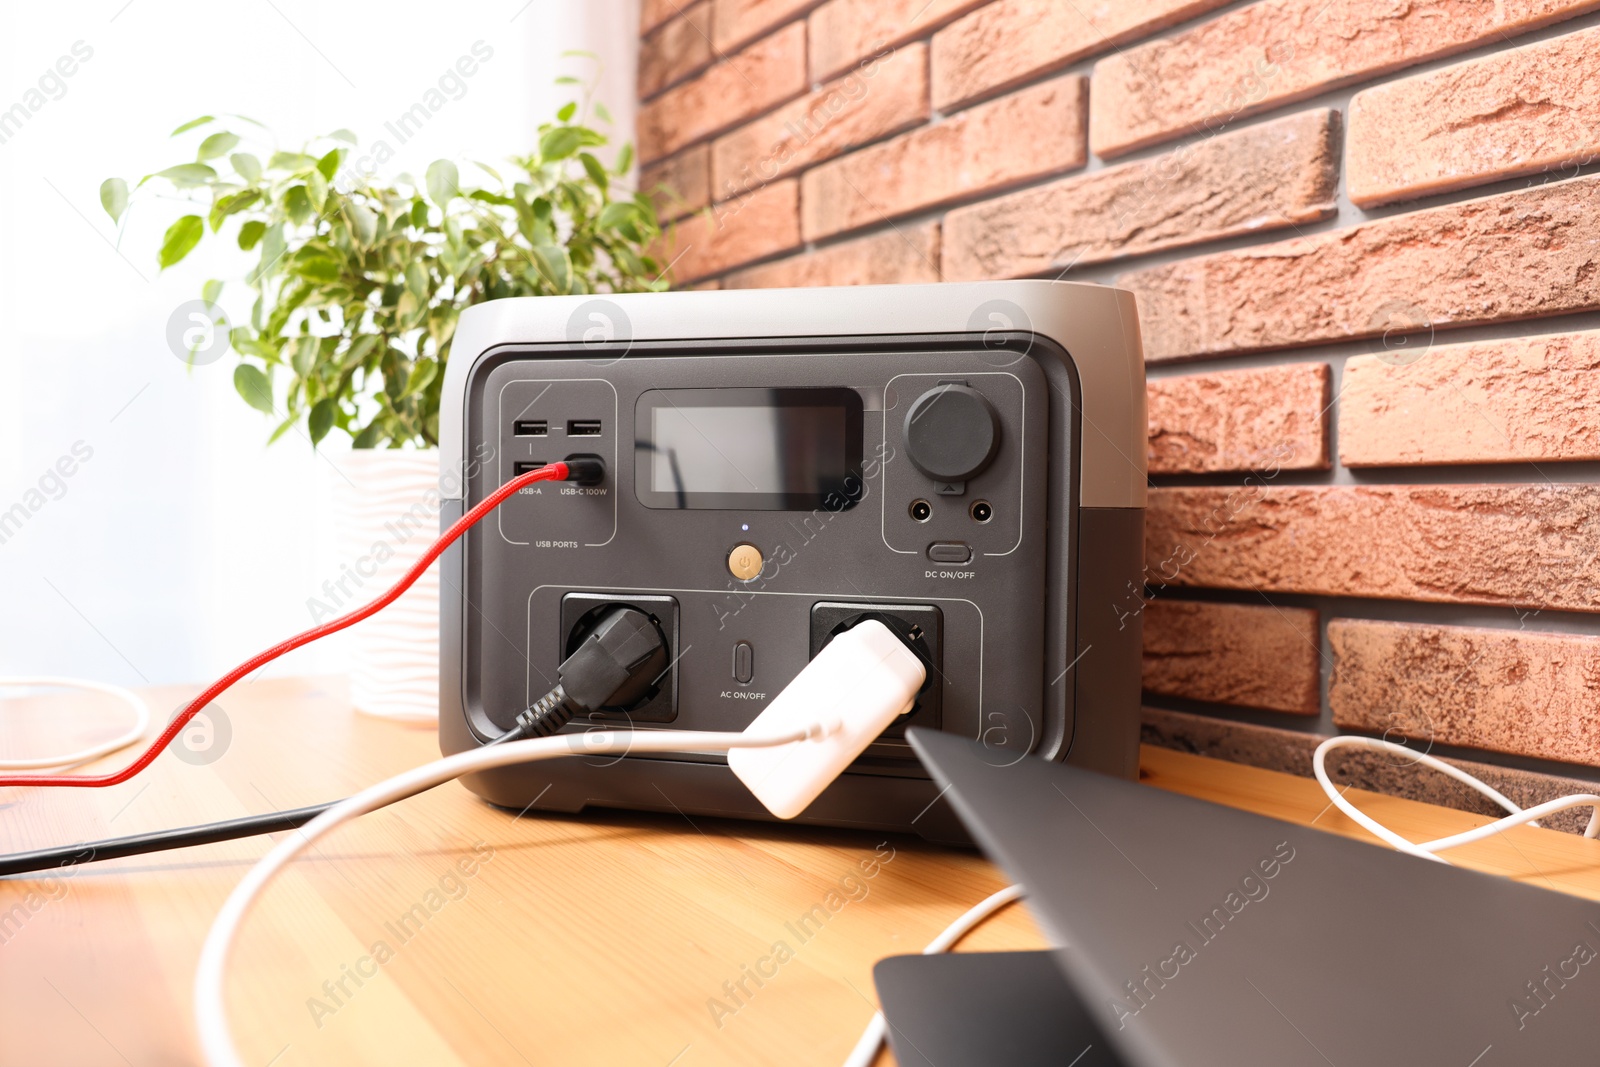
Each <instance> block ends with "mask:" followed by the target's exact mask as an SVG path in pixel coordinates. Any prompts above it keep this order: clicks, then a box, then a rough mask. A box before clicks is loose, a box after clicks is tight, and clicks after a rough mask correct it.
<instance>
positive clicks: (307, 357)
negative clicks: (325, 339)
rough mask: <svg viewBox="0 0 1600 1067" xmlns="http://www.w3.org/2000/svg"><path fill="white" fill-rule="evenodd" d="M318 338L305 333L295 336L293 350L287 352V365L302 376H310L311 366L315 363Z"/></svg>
mask: <svg viewBox="0 0 1600 1067" xmlns="http://www.w3.org/2000/svg"><path fill="white" fill-rule="evenodd" d="M317 344H318V339H317V338H315V337H312V336H311V335H310V334H307V335H306V336H304V337H300V338H297V339H296V340H295V343H294V351H292V352H290V353H289V366H291V367H293V368H294V372H295V373H296V374H298V375H299V376H300V377H302V378H309V377H311V370H312V367H314V366H315V364H316V358H317Z"/></svg>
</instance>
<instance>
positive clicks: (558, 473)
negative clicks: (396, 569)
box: [0, 463, 568, 789]
mask: <svg viewBox="0 0 1600 1067" xmlns="http://www.w3.org/2000/svg"><path fill="white" fill-rule="evenodd" d="M567 475H568V470H567V465H566V464H565V463H547V464H545V465H544V466H543V467H540V468H539V469H538V470H532V471H528V472H527V473H525V474H519V475H517V476H516V477H515V478H513V479H511V480H510V481H509V482H507V483H506V484H504V485H502V486H501V487H500V488H498V489H496V490H495V491H494V492H492V493H490V494H489V495H488V496H487V497H485V498H484V499H483V502H482V503H480V504H478V506H477V507H475V508H473V509H472V510H471V511H469V512H467V513H466V514H465V515H463V516H461V518H459V519H457V520H456V521H455V522H454V523H453V524H452V525H451V527H450V528H449V529H448V530H446V531H445V532H444V533H443V534H441V535H440V537H439V539H438V540H437V541H435V542H434V543H433V545H432V546H431V547H430V548H429V549H428V551H426V552H424V553H423V554H422V558H421V559H419V560H417V562H416V563H414V564H412V567H411V569H410V570H409V571H407V572H406V573H405V577H403V578H401V579H400V580H399V581H398V582H396V583H394V585H393V586H391V587H390V589H389V591H388V592H386V593H384V594H383V595H382V596H380V597H379V598H378V599H376V600H374V601H373V602H372V603H370V604H368V605H366V606H365V607H360V608H357V609H356V610H355V611H352V612H350V613H349V614H347V615H341V616H339V617H338V618H337V619H333V620H331V621H329V622H325V623H323V624H322V625H321V626H315V627H312V628H311V629H309V630H307V631H305V632H304V633H301V634H296V635H295V636H294V637H291V638H289V639H288V640H287V641H284V642H282V643H280V644H276V645H273V646H272V647H271V648H269V649H267V650H266V651H265V652H262V653H260V654H258V655H255V656H252V657H251V658H250V659H247V660H245V661H244V662H243V663H241V664H239V665H238V666H237V667H235V668H234V669H233V670H231V671H229V672H228V673H227V674H224V675H223V676H222V677H221V678H218V679H217V680H216V681H215V682H212V683H211V686H210V687H209V688H208V689H206V691H205V692H203V693H201V694H200V695H199V696H197V697H195V698H194V699H193V700H191V701H190V702H189V703H188V704H187V705H185V707H184V709H183V710H182V711H181V712H179V713H178V716H177V717H176V718H175V719H173V720H172V721H171V722H169V723H168V724H167V728H166V729H165V730H163V731H161V736H160V737H158V738H156V739H155V741H153V742H152V743H151V745H150V747H149V748H147V749H145V750H144V752H142V753H141V754H140V755H139V758H138V759H136V760H134V761H133V762H132V763H130V764H128V765H127V766H126V767H124V768H122V770H120V771H114V772H112V773H111V774H14V775H0V786H7V785H60V786H67V785H70V786H84V787H91V788H97V789H98V788H100V787H102V786H108V785H117V784H118V783H120V782H126V781H127V780H128V779H130V778H132V777H133V776H134V775H136V774H138V773H139V772H140V771H142V770H144V769H145V768H146V767H148V766H150V764H151V762H152V761H154V760H155V758H156V757H157V756H159V755H160V754H161V750H162V749H164V748H166V747H167V745H169V744H171V743H172V739H173V738H175V737H177V736H178V734H179V733H181V732H182V731H183V728H184V727H185V726H187V725H188V723H189V720H190V719H192V718H194V717H195V716H196V715H197V714H199V712H200V709H201V708H204V707H205V706H206V705H207V704H209V703H211V702H212V701H213V700H215V699H217V697H219V696H221V695H222V694H223V693H225V692H227V691H228V690H229V689H230V688H232V686H233V684H234V683H235V682H237V681H238V680H239V679H240V678H243V677H244V676H245V675H247V674H251V673H254V672H255V671H256V670H259V669H260V668H262V667H264V666H266V665H267V664H268V663H271V662H272V661H273V660H275V659H277V658H278V657H279V656H282V655H283V654H285V653H287V652H293V651H294V650H295V649H297V648H299V647H301V646H302V645H309V644H310V643H311V642H313V641H318V640H321V639H322V638H324V637H327V636H328V635H329V634H336V633H338V632H339V631H340V630H343V629H345V628H347V627H350V626H354V625H355V624H356V623H358V622H360V621H361V620H362V619H365V618H367V617H368V616H371V615H375V614H377V613H378V612H380V611H382V610H383V609H384V608H386V607H388V606H389V605H390V604H392V603H394V602H395V601H396V600H398V599H399V598H400V594H402V593H404V592H405V591H406V590H407V589H410V588H411V585H412V583H413V582H415V581H416V580H417V579H418V578H420V577H422V574H423V572H424V571H426V570H427V569H428V567H429V566H430V565H431V564H432V563H433V561H434V560H436V559H438V558H439V556H440V555H441V554H442V553H443V552H444V550H445V549H447V548H449V547H450V545H451V544H453V543H454V542H455V540H456V539H457V538H458V537H460V536H461V535H462V534H464V533H466V532H467V531H468V530H470V529H471V528H472V527H474V526H476V525H477V524H478V523H479V522H480V521H482V519H483V517H484V516H485V515H487V514H489V512H491V511H493V510H494V509H495V508H497V507H499V506H500V504H501V502H503V501H504V500H505V499H506V498H507V497H509V496H511V495H512V494H513V493H515V492H516V491H517V490H519V489H521V488H523V487H524V486H527V485H532V484H533V483H534V482H562V481H566V480H567Z"/></svg>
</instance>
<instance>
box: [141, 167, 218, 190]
mask: <svg viewBox="0 0 1600 1067" xmlns="http://www.w3.org/2000/svg"><path fill="white" fill-rule="evenodd" d="M150 177H152V178H165V179H167V181H169V182H171V183H172V184H173V185H176V186H178V187H179V188H180V189H185V188H193V187H194V186H197V185H205V184H207V183H208V182H213V181H216V178H217V172H216V171H215V170H212V169H211V168H210V167H208V166H206V165H205V164H204V163H179V164H178V165H177V166H176V167H168V168H167V169H166V170H160V171H156V173H154V174H152V175H150Z"/></svg>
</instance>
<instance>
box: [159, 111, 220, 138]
mask: <svg viewBox="0 0 1600 1067" xmlns="http://www.w3.org/2000/svg"><path fill="white" fill-rule="evenodd" d="M215 121H216V119H214V118H212V117H211V116H210V115H201V116H200V117H199V118H197V119H190V120H189V121H188V122H185V123H184V124H183V125H182V126H179V127H178V128H177V129H175V130H173V131H172V132H171V133H169V134H167V136H168V137H176V136H178V134H180V133H188V132H189V131H190V130H192V129H194V128H195V127H196V126H204V125H205V124H206V123H208V122H215Z"/></svg>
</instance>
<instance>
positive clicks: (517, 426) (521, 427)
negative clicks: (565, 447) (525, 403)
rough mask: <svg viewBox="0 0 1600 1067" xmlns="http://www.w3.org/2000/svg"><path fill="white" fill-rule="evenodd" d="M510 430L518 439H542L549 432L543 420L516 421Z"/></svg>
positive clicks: (548, 425)
mask: <svg viewBox="0 0 1600 1067" xmlns="http://www.w3.org/2000/svg"><path fill="white" fill-rule="evenodd" d="M512 430H513V431H514V432H515V433H516V435H517V436H518V437H544V436H546V435H547V434H549V432H550V424H549V423H548V422H546V421H545V420H544V419H518V420H517V421H516V422H514V423H512Z"/></svg>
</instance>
